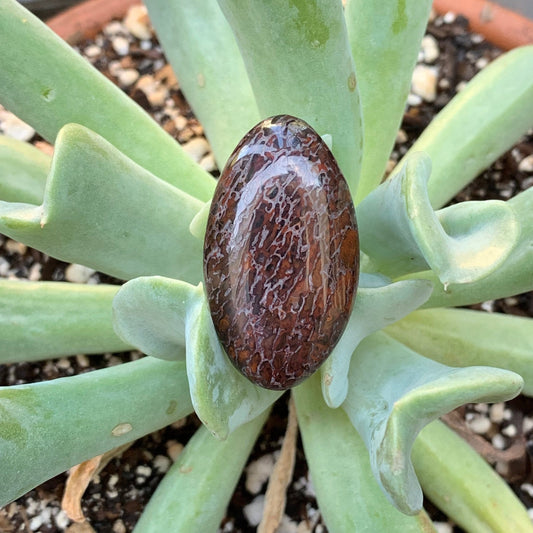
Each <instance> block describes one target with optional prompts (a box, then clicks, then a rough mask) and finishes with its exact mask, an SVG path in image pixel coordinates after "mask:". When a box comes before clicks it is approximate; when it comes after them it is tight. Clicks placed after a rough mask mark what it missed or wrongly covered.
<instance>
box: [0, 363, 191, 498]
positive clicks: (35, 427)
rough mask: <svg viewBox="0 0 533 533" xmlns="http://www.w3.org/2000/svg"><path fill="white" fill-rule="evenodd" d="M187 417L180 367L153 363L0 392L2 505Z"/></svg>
mask: <svg viewBox="0 0 533 533" xmlns="http://www.w3.org/2000/svg"><path fill="white" fill-rule="evenodd" d="M190 412H192V405H191V400H190V397H189V389H188V386H187V375H186V372H185V364H184V363H183V362H182V361H179V362H174V363H170V362H167V361H160V360H158V359H154V358H152V357H145V358H144V359H140V360H139V361H134V362H132V363H125V364H122V365H118V366H114V367H110V368H106V369H103V370H96V371H94V372H88V373H86V374H80V375H77V376H72V377H68V378H60V379H56V380H52V381H44V382H41V383H36V384H31V385H17V386H13V387H0V435H1V438H0V461H1V471H2V483H1V484H0V506H3V505H5V504H7V503H9V502H10V501H12V500H14V499H15V498H18V497H19V496H21V495H22V494H24V493H26V492H28V491H29V490H31V489H32V488H33V487H35V486H37V485H39V484H40V483H42V482H44V481H46V480H47V479H50V478H51V477H53V476H55V475H57V474H60V473H61V472H63V471H65V470H67V469H68V468H70V467H71V466H74V465H76V464H78V463H81V462H82V461H85V460H87V459H90V458H91V457H95V456H96V455H100V454H102V453H104V452H106V451H109V450H112V449H113V448H116V447H117V446H120V445H121V444H125V443H126V442H130V441H132V440H135V439H137V438H139V437H141V436H143V435H146V434H147V433H151V432H152V431H155V430H157V429H160V428H162V427H164V426H166V425H168V424H170V423H172V422H174V421H176V420H179V419H180V418H183V417H184V416H186V415H187V414H189V413H190Z"/></svg>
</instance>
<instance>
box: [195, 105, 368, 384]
mask: <svg viewBox="0 0 533 533" xmlns="http://www.w3.org/2000/svg"><path fill="white" fill-rule="evenodd" d="M358 274H359V235H358V232H357V225H356V221H355V212H354V208H353V204H352V200H351V197H350V192H349V190H348V185H347V184H346V181H345V180H344V177H343V176H342V174H341V172H340V170H339V168H338V166H337V163H336V161H335V159H334V158H333V156H332V154H331V152H330V151H329V149H328V147H327V146H326V144H325V143H324V142H323V141H322V139H321V138H320V137H319V136H318V134H317V133H316V132H315V131H314V130H313V129H312V128H311V127H310V126H309V125H308V124H306V123H305V122H303V121H302V120H299V119H296V118H294V117H290V116H287V115H281V116H277V117H272V118H270V119H267V120H265V121H263V122H261V123H260V124H258V125H257V126H255V127H254V128H253V129H252V130H251V131H250V132H249V133H248V134H247V135H246V136H245V137H244V138H243V139H242V141H241V142H240V143H239V145H238V146H237V148H236V149H235V151H234V152H233V154H232V155H231V157H230V158H229V160H228V163H227V165H226V167H225V168H224V171H223V172H222V175H221V177H220V180H219V182H218V185H217V188H216V191H215V195H214V198H213V202H212V205H211V211H210V214H209V220H208V225H207V232H206V236H205V245H204V279H205V288H206V292H207V297H208V300H209V306H210V310H211V316H212V318H213V323H214V325H215V329H216V331H217V334H218V336H219V338H220V341H221V343H222V345H223V346H224V348H225V350H226V353H227V354H228V356H229V358H230V359H231V361H232V362H233V364H234V365H235V366H236V367H237V368H238V369H239V370H240V371H241V372H242V373H243V374H244V375H245V376H246V377H247V378H249V379H250V380H251V381H252V382H254V383H256V384H257V385H260V386H262V387H265V388H268V389H274V390H284V389H287V388H289V387H293V386H294V385H297V384H298V383H300V382H301V381H302V380H303V379H305V378H306V377H307V376H309V375H310V374H312V373H313V372H314V371H315V370H317V368H318V367H319V366H320V365H321V364H322V363H323V362H324V361H325V359H326V358H327V357H328V355H329V354H330V353H331V351H332V349H333V347H334V346H335V344H336V343H337V341H338V340H339V338H340V336H341V334H342V332H343V330H344V328H345V326H346V323H347V321H348V318H349V316H350V311H351V308H352V300H353V296H354V294H355V291H356V288H357V281H358Z"/></svg>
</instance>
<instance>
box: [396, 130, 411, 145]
mask: <svg viewBox="0 0 533 533" xmlns="http://www.w3.org/2000/svg"><path fill="white" fill-rule="evenodd" d="M408 139H409V137H407V133H405V131H404V130H402V129H400V130H398V133H397V134H396V143H397V144H404V143H406V142H407V141H408Z"/></svg>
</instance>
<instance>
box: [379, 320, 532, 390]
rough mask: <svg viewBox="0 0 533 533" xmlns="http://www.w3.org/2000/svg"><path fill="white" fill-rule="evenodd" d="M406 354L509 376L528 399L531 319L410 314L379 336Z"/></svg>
mask: <svg viewBox="0 0 533 533" xmlns="http://www.w3.org/2000/svg"><path fill="white" fill-rule="evenodd" d="M385 331H386V332H387V333H388V334H390V335H391V336H392V337H394V338H395V339H397V340H398V341H400V342H402V343H403V344H405V345H406V346H408V347H409V348H411V349H412V350H414V351H416V352H418V353H421V354H424V355H425V356H426V357H430V358H431V359H434V360H435V361H438V362H439V363H443V364H446V365H451V366H471V365H486V366H494V367H500V368H506V369H507V370H512V371H513V372H516V373H517V374H520V375H521V376H522V377H523V378H524V390H523V391H522V392H523V393H525V394H528V395H529V396H533V318H525V317H518V316H512V315H504V314H500V313H484V312H482V311H473V310H471V309H426V310H423V311H416V312H414V313H411V314H410V315H409V316H407V317H405V318H404V319H402V320H400V321H399V322H396V323H394V324H392V325H391V326H389V327H387V328H386V330H385Z"/></svg>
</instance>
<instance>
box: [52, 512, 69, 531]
mask: <svg viewBox="0 0 533 533" xmlns="http://www.w3.org/2000/svg"><path fill="white" fill-rule="evenodd" d="M54 520H55V523H56V526H57V527H58V528H59V529H66V528H67V526H68V525H69V523H70V518H69V517H68V516H67V513H65V511H63V510H61V511H59V512H58V513H57V514H56V515H55V517H54Z"/></svg>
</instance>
